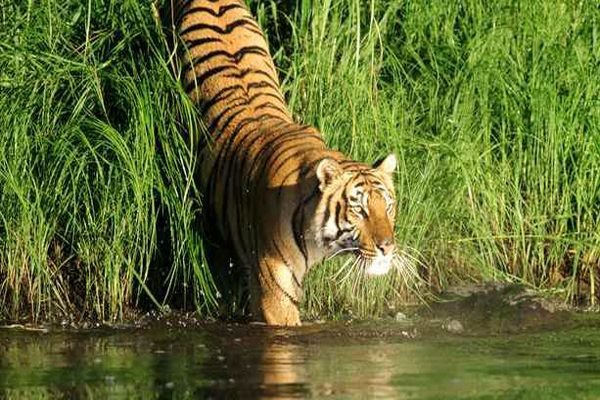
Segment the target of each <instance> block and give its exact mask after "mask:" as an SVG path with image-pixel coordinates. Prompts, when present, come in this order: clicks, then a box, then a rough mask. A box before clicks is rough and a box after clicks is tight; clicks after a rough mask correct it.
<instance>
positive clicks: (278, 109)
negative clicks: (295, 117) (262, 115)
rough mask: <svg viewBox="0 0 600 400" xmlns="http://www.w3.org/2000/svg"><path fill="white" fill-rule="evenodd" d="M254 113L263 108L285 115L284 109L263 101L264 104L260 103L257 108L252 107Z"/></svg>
mask: <svg viewBox="0 0 600 400" xmlns="http://www.w3.org/2000/svg"><path fill="white" fill-rule="evenodd" d="M253 108H254V111H259V110H262V109H265V108H270V109H273V110H277V111H281V112H282V113H284V114H286V110H285V109H284V108H282V107H281V106H280V105H279V104H275V103H273V102H271V101H265V102H264V103H261V104H259V105H257V106H253Z"/></svg>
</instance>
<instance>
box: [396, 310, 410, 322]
mask: <svg viewBox="0 0 600 400" xmlns="http://www.w3.org/2000/svg"><path fill="white" fill-rule="evenodd" d="M395 318H396V322H406V321H407V320H408V317H407V316H406V314H404V313H403V312H397V313H396V317H395Z"/></svg>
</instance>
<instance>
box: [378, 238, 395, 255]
mask: <svg viewBox="0 0 600 400" xmlns="http://www.w3.org/2000/svg"><path fill="white" fill-rule="evenodd" d="M395 247H396V246H395V245H394V241H393V240H392V239H384V240H382V241H381V242H379V243H378V244H377V249H378V250H379V251H380V252H381V254H383V255H384V256H387V255H388V254H391V253H392V252H393V251H394V248H395Z"/></svg>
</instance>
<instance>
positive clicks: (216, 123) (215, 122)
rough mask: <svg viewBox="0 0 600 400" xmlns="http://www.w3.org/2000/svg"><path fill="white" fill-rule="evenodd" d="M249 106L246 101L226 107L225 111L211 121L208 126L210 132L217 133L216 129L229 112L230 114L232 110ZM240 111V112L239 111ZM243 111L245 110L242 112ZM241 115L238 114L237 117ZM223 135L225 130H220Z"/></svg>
mask: <svg viewBox="0 0 600 400" xmlns="http://www.w3.org/2000/svg"><path fill="white" fill-rule="evenodd" d="M246 106H247V104H246V102H245V101H242V102H239V103H236V104H230V105H229V106H228V107H226V108H225V109H224V110H222V111H221V112H220V113H219V114H218V115H217V116H215V117H214V118H212V119H211V121H210V125H209V126H208V132H210V133H213V132H215V131H216V129H217V128H218V127H219V122H221V118H223V117H224V116H225V114H227V113H228V112H230V111H231V110H234V109H236V108H239V107H246ZM238 111H240V110H238ZM241 111H243V110H241ZM237 114H239V112H238V113H236V114H235V115H237ZM220 131H221V133H223V132H224V131H225V129H224V128H221V129H220Z"/></svg>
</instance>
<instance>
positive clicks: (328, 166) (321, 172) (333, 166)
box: [317, 158, 342, 191]
mask: <svg viewBox="0 0 600 400" xmlns="http://www.w3.org/2000/svg"><path fill="white" fill-rule="evenodd" d="M341 174H342V167H341V166H340V164H339V163H338V162H337V161H335V160H334V159H331V158H324V159H322V160H321V161H319V165H317V178H318V179H319V182H321V184H320V185H319V189H321V191H323V189H325V187H326V186H327V185H329V184H331V182H333V181H334V180H335V179H336V178H337V177H338V176H340V175H341Z"/></svg>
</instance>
